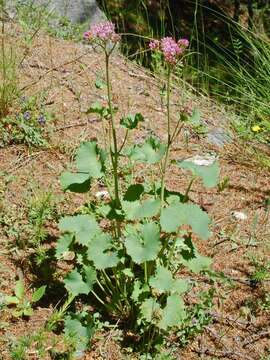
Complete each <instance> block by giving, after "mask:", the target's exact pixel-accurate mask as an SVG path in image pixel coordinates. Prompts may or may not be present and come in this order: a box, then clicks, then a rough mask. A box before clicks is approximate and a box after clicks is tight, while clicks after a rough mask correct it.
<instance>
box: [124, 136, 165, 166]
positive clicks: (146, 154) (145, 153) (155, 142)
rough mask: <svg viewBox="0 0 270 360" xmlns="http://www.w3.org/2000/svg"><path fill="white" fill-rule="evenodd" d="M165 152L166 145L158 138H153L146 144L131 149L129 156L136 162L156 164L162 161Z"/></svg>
mask: <svg viewBox="0 0 270 360" xmlns="http://www.w3.org/2000/svg"><path fill="white" fill-rule="evenodd" d="M165 152H166V145H165V144H162V143H161V142H160V141H159V139H158V138H156V137H153V136H151V137H149V138H148V139H147V140H146V141H145V143H144V144H142V145H135V146H134V147H133V148H131V149H130V150H129V152H128V154H127V156H128V157H129V158H130V159H131V160H134V161H139V162H143V163H147V164H155V163H157V162H159V161H160V160H161V159H162V157H163V156H164V154H165Z"/></svg>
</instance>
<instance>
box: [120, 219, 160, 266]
mask: <svg viewBox="0 0 270 360" xmlns="http://www.w3.org/2000/svg"><path fill="white" fill-rule="evenodd" d="M125 246H126V250H127V253H128V255H129V256H130V257H131V258H132V260H133V261H134V262H135V263H137V264H142V263H144V262H146V261H152V260H155V259H156V258H157V256H158V253H159V251H160V246H161V243H160V229H159V226H158V224H156V223H154V222H149V223H146V224H136V225H133V226H132V225H128V226H127V227H126V237H125Z"/></svg>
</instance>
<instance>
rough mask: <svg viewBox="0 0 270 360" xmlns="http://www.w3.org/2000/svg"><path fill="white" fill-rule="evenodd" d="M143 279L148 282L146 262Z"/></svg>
mask: <svg viewBox="0 0 270 360" xmlns="http://www.w3.org/2000/svg"><path fill="white" fill-rule="evenodd" d="M144 281H145V283H146V284H148V274H147V262H145V263H144Z"/></svg>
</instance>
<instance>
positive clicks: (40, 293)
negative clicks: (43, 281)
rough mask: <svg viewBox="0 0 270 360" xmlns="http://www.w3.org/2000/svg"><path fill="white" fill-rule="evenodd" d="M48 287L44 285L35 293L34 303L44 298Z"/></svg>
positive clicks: (33, 296)
mask: <svg viewBox="0 0 270 360" xmlns="http://www.w3.org/2000/svg"><path fill="white" fill-rule="evenodd" d="M46 287H47V286H46V285H43V286H41V287H40V288H38V289H37V290H36V291H35V292H34V293H33V295H32V302H37V301H39V300H40V299H41V298H42V297H43V296H44V294H45V291H46Z"/></svg>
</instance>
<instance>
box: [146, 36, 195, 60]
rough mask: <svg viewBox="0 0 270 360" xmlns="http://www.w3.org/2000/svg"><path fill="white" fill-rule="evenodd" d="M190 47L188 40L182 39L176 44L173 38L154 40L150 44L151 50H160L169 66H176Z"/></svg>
mask: <svg viewBox="0 0 270 360" xmlns="http://www.w3.org/2000/svg"><path fill="white" fill-rule="evenodd" d="M188 46H189V41H188V40H187V39H180V40H178V42H176V41H175V40H174V39H173V38H172V37H165V38H163V39H161V41H159V40H152V41H150V43H149V48H150V49H151V50H160V51H161V52H162V53H163V55H164V58H165V61H167V62H168V63H169V64H176V63H177V60H178V59H179V58H180V56H181V55H182V54H183V52H184V51H185V50H186V48H187V47H188Z"/></svg>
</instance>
